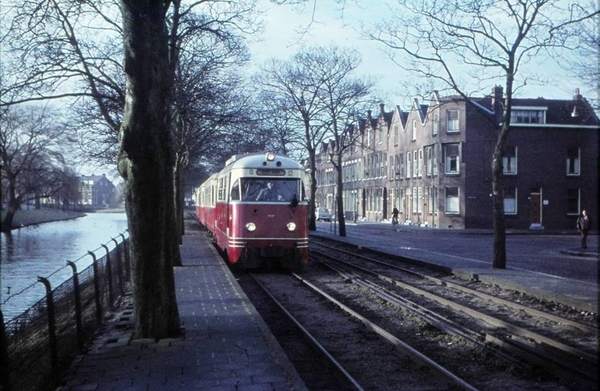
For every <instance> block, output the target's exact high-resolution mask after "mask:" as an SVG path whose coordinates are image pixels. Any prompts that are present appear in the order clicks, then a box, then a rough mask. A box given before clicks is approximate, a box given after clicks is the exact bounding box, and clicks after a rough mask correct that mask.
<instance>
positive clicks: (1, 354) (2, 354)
mask: <svg viewBox="0 0 600 391" xmlns="http://www.w3.org/2000/svg"><path fill="white" fill-rule="evenodd" d="M0 389H2V391H10V367H9V359H8V338H7V337H6V330H5V329H4V315H3V314H2V309H0Z"/></svg>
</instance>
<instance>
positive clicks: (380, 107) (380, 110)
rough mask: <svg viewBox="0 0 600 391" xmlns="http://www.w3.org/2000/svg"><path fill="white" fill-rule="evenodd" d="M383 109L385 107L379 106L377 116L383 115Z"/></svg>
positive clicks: (381, 104)
mask: <svg viewBox="0 0 600 391" xmlns="http://www.w3.org/2000/svg"><path fill="white" fill-rule="evenodd" d="M384 107H385V105H384V104H383V103H380V104H379V115H383V108H384Z"/></svg>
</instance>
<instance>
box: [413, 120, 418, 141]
mask: <svg viewBox="0 0 600 391" xmlns="http://www.w3.org/2000/svg"><path fill="white" fill-rule="evenodd" d="M416 139H417V121H416V120H413V123H412V140H413V141H415V140H416Z"/></svg>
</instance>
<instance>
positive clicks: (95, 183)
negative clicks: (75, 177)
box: [79, 174, 116, 206]
mask: <svg viewBox="0 0 600 391" xmlns="http://www.w3.org/2000/svg"><path fill="white" fill-rule="evenodd" d="M115 192H116V190H115V185H114V184H113V183H112V182H111V181H110V180H109V179H108V178H107V177H106V175H105V174H102V175H87V176H85V175H84V176H81V177H80V178H79V195H80V198H79V200H80V204H81V205H84V206H109V205H112V204H113V203H114V202H115Z"/></svg>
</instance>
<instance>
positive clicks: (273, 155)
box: [267, 152, 275, 162]
mask: <svg viewBox="0 0 600 391" xmlns="http://www.w3.org/2000/svg"><path fill="white" fill-rule="evenodd" d="M273 160H275V154H274V153H273V152H267V161H269V162H272V161H273Z"/></svg>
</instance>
